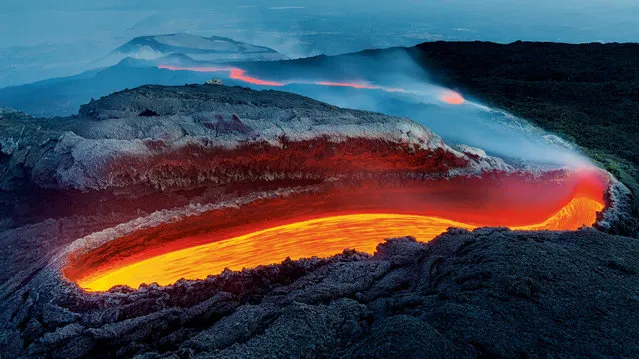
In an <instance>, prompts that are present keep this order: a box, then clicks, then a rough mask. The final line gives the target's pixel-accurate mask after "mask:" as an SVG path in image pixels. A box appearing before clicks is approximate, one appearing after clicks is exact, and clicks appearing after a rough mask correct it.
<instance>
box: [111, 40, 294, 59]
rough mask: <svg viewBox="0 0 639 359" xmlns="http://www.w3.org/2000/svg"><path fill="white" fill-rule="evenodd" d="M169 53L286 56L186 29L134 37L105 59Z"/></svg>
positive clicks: (203, 56)
mask: <svg viewBox="0 0 639 359" xmlns="http://www.w3.org/2000/svg"><path fill="white" fill-rule="evenodd" d="M168 55H181V56H186V57H189V58H191V59H193V60H198V61H208V62H228V61H277V60H287V59H288V57H286V56H284V55H282V54H281V53H279V52H277V51H275V50H273V49H271V48H269V47H264V46H257V45H253V44H249V43H246V42H240V41H235V40H233V39H230V38H227V37H221V36H211V37H203V36H198V35H193V34H185V33H176V34H166V35H151V36H140V37H136V38H134V39H133V40H131V41H129V42H127V43H126V44H124V45H122V46H120V47H118V48H117V49H115V50H113V51H112V52H111V53H109V55H107V57H106V59H110V60H111V61H110V62H112V63H115V62H118V61H120V60H122V59H123V58H125V57H132V58H135V59H143V60H153V59H157V58H161V57H165V56H168ZM107 62H109V61H107Z"/></svg>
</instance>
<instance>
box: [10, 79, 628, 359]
mask: <svg viewBox="0 0 639 359" xmlns="http://www.w3.org/2000/svg"><path fill="white" fill-rule="evenodd" d="M1 115H2V116H1V117H0V166H1V167H0V188H1V191H0V196H1V197H0V210H2V212H1V213H3V214H4V215H3V216H2V217H1V218H0V230H1V232H0V240H2V248H3V251H2V252H1V253H0V268H2V271H0V283H2V284H1V285H0V332H1V333H2V335H0V344H1V345H0V356H2V357H5V356H6V357H66V358H77V357H131V356H136V355H137V356H138V357H140V358H157V357H176V356H177V357H255V358H258V357H260V358H261V357H265V356H273V357H343V356H348V357H351V356H353V357H389V356H392V357H397V356H406V357H451V358H459V357H495V356H503V357H512V356H524V355H530V354H531V353H532V355H533V356H550V355H552V356H555V357H556V356H566V355H567V354H568V353H569V354H571V355H578V356H580V355H593V356H617V355H621V356H628V357H632V356H637V355H639V339H637V338H639V335H638V334H639V329H638V328H637V326H636V325H635V323H636V322H637V320H639V314H637V312H638V311H637V310H635V309H636V308H637V307H638V305H639V299H638V298H639V289H638V288H639V285H638V284H639V283H638V280H639V274H638V273H639V245H638V244H637V242H636V240H635V239H632V238H626V237H621V236H613V235H610V234H606V233H605V232H606V231H615V230H616V228H617V226H618V225H619V223H623V218H624V216H626V215H627V212H628V211H629V207H630V202H629V193H628V190H627V189H626V188H625V187H624V186H623V185H621V184H620V183H619V182H617V181H616V180H615V179H614V178H613V177H612V176H610V175H609V174H607V173H606V172H604V171H601V170H599V169H596V168H578V169H571V168H560V169H546V170H541V169H540V170H537V171H535V172H530V171H529V170H524V169H518V168H513V167H511V166H509V165H508V164H506V163H504V161H502V160H500V159H498V158H493V157H490V156H488V155H486V154H485V153H484V152H483V151H482V150H480V149H475V148H471V147H468V146H456V147H455V148H452V147H449V146H447V145H446V144H444V143H443V141H442V140H441V138H439V137H438V136H437V135H435V134H433V133H432V132H430V131H429V130H428V129H426V128H424V127H423V126H421V125H418V124H416V123H414V122H412V121H411V120H409V119H405V118H398V117H390V116H385V115H381V114H377V113H370V112H363V111H355V110H346V109H341V108H338V107H334V106H330V105H327V104H324V103H321V102H317V101H314V100H311V99H309V98H305V97H302V96H298V95H293V94H289V93H284V92H278V91H253V90H249V89H245V88H239V87H225V86H220V85H203V86H200V85H190V86H184V87H160V86H144V87H140V88H136V89H134V90H127V91H123V92H119V93H115V94H112V95H110V96H107V97H105V98H102V99H100V100H98V101H92V102H91V103H89V104H86V105H84V106H83V107H82V108H81V110H80V113H79V114H78V115H77V116H73V117H68V118H56V119H38V118H32V117H30V116H27V115H24V114H21V113H1ZM582 225H595V227H596V228H598V229H599V230H597V229H593V228H582V229H580V230H577V231H574V230H576V229H578V228H580V227H582ZM484 226H490V227H496V228H479V229H476V228H478V227H484ZM448 227H455V228H451V229H448ZM505 227H510V228H511V229H513V230H511V229H508V228H505ZM547 229H550V230H573V231H564V232H557V231H542V230H547ZM440 233H444V234H442V235H439V234H440ZM406 236H414V237H416V239H417V240H416V239H415V238H412V237H406ZM389 237H402V238H396V239H392V240H388V241H386V242H384V238H389ZM429 241H430V242H429ZM426 242H428V243H426ZM380 243H381V244H380ZM344 248H355V249H357V250H359V251H360V252H357V251H355V250H350V249H347V250H344ZM363 252H366V253H369V254H366V253H363ZM373 253H374V254H373ZM287 257H290V258H287ZM300 258H302V259H300ZM274 263H281V264H274ZM243 268H248V269H243ZM251 268H253V269H251ZM220 273H221V274H220ZM181 278H184V279H181ZM152 282H156V283H155V284H150V285H149V284H147V283H152Z"/></svg>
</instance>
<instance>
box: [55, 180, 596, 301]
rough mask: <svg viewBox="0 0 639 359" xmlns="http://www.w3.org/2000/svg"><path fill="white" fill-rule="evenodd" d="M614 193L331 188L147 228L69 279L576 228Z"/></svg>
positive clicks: (200, 270)
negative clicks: (391, 241) (500, 231)
mask: <svg viewBox="0 0 639 359" xmlns="http://www.w3.org/2000/svg"><path fill="white" fill-rule="evenodd" d="M606 186H607V180H606V178H605V176H604V175H603V174H602V173H601V172H599V171H597V170H583V171H567V172H566V171H557V172H552V173H547V174H545V175H538V176H530V175H524V174H510V175H501V174H492V175H489V174H485V175H484V176H483V177H462V178H452V179H448V180H445V181H438V180H433V181H429V182H411V181H410V180H406V181H404V182H402V183H401V184H400V185H396V186H393V185H390V186H389V185H383V186H381V187H380V186H378V185H370V184H366V183H360V184H358V185H357V186H356V187H355V188H341V187H336V188H327V189H325V190H324V191H323V192H321V193H311V194H299V195H294V196H291V197H285V198H277V199H270V200H264V201H262V202H260V201H256V202H254V203H251V204H247V205H245V206H240V207H235V208H229V209H226V210H220V211H212V212H210V213H208V212H207V213H205V214H203V215H200V216H194V217H186V218H184V219H182V220H180V221H178V222H175V223H167V224H163V225H161V226H158V227H154V228H149V229H143V230H140V231H138V232H135V233H133V234H131V235H127V236H123V237H121V238H118V239H115V240H113V241H111V242H109V243H108V244H106V245H105V246H103V247H100V248H97V249H94V250H92V251H90V252H88V253H84V254H78V255H73V256H72V257H71V258H70V262H69V264H68V265H67V267H65V268H64V269H63V273H64V275H65V276H66V277H67V278H68V279H69V280H72V281H74V282H76V283H78V284H79V285H80V287H82V288H84V289H85V290H88V291H105V290H108V289H110V288H112V287H113V286H116V285H128V286H130V287H133V288H137V287H138V286H139V285H140V284H142V283H152V282H157V283H158V284H160V285H168V284H172V283H175V282H176V281H177V280H179V279H181V278H185V279H203V278H205V277H206V276H208V275H215V274H219V273H220V272H221V271H223V270H224V268H229V269H231V270H241V269H242V268H253V267H256V266H258V265H268V264H273V263H279V262H281V261H282V260H284V259H286V258H287V257H290V258H291V259H299V258H305V257H312V256H318V257H327V256H330V255H334V254H337V253H340V252H342V251H343V250H344V249H346V248H351V249H356V250H359V251H363V252H368V253H373V252H374V250H375V248H376V246H377V244H379V243H380V242H382V241H383V239H385V238H389V237H399V236H407V235H410V236H414V237H415V238H417V240H419V241H423V242H426V241H430V240H431V239H433V238H434V237H436V236H437V235H438V234H440V233H442V232H444V231H445V230H446V229H447V228H448V227H460V228H467V229H472V228H476V227H481V226H508V227H510V228H511V229H522V230H541V229H549V230H574V229H578V228H579V227H581V226H583V225H592V224H593V223H595V221H596V219H597V217H596V216H597V212H600V211H602V210H603V208H604V200H603V193H604V191H605V188H606Z"/></svg>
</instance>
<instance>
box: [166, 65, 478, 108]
mask: <svg viewBox="0 0 639 359" xmlns="http://www.w3.org/2000/svg"><path fill="white" fill-rule="evenodd" d="M158 68H159V69H163V70H171V71H193V72H228V73H229V77H230V78H232V79H234V80H239V81H242V82H246V83H250V84H253V85H261V86H274V87H280V86H285V85H289V84H310V85H316V86H329V87H349V88H354V89H363V90H380V91H385V92H391V93H393V92H400V93H415V94H419V93H418V92H415V91H409V90H406V89H402V88H397V87H386V86H381V85H374V84H370V83H367V82H361V81H360V82H338V81H313V82H308V81H302V80H296V81H287V82H277V81H269V80H263V79H259V78H257V77H251V76H247V75H246V71H245V70H243V69H240V68H238V67H180V66H170V65H158ZM439 99H440V100H442V101H444V102H446V103H448V104H451V105H461V104H463V103H464V102H465V100H464V98H463V97H462V95H461V94H459V93H457V92H455V91H452V90H445V91H444V92H443V93H442V94H441V95H440V96H439Z"/></svg>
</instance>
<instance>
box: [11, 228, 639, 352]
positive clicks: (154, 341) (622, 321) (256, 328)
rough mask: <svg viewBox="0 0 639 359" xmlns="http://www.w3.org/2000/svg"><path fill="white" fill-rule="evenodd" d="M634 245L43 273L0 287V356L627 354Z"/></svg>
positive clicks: (473, 239)
mask: <svg viewBox="0 0 639 359" xmlns="http://www.w3.org/2000/svg"><path fill="white" fill-rule="evenodd" d="M8 235H9V233H7V232H5V233H3V237H4V238H5V241H7V240H9V241H17V242H19V241H20V240H22V239H25V236H27V235H28V234H23V233H20V232H15V233H13V235H9V236H8ZM52 235H56V233H52ZM638 246H639V244H638V242H637V241H636V240H635V239H631V238H625V237H617V236H611V235H606V234H603V233H601V232H598V231H595V230H582V231H577V232H511V231H508V230H506V229H479V230H476V231H474V232H467V231H464V230H455V229H451V230H449V232H448V233H446V234H443V235H442V236H440V237H439V238H438V239H436V240H435V241H433V242H431V243H428V244H422V243H418V242H415V241H414V240H413V239H411V238H402V239H394V240H389V241H388V242H386V243H384V244H381V245H380V246H379V247H378V251H377V253H376V254H375V255H374V256H368V255H364V254H358V253H355V252H349V251H346V252H344V253H343V254H341V255H338V256H336V257H333V258H328V259H308V260H301V261H297V262H292V261H285V262H284V263H282V264H281V265H276V266H268V267H261V268H258V269H255V270H249V271H244V272H236V273H232V272H226V273H223V274H222V275H220V276H215V277H209V278H208V279H206V280H204V281H198V282H186V281H183V282H179V283H177V284H176V285H173V286H169V287H157V286H153V285H151V286H148V287H144V288H142V289H140V290H139V291H132V290H131V289H127V288H116V289H113V290H112V291H111V292H109V293H105V294H91V295H89V294H86V293H83V292H81V291H79V290H78V289H77V288H74V287H73V286H66V287H61V286H59V285H56V284H55V282H53V283H52V281H51V277H50V276H49V275H46V273H40V274H39V275H37V276H36V277H35V279H34V280H32V281H31V283H30V284H29V285H27V286H24V287H22V288H19V289H18V290H17V291H16V292H15V293H13V294H12V295H10V296H7V295H6V293H5V295H4V296H3V299H2V306H1V308H2V311H1V312H0V315H2V319H3V320H2V321H1V322H2V323H3V324H2V325H3V331H4V335H3V337H2V341H3V345H2V348H3V349H2V350H3V352H2V354H3V355H4V356H8V357H14V356H19V355H23V356H34V357H43V356H44V357H47V356H51V357H61V356H64V357H67V358H76V357H81V356H91V357H131V356H135V355H138V356H139V357H142V358H158V357H167V358H168V357H175V356H176V355H177V357H196V358H199V357H217V358H227V357H228V358H235V357H250V358H260V357H268V356H274V357H309V358H312V357H397V356H402V357H410V358H413V357H415V358H417V357H425V356H426V357H442V358H448V357H450V358H460V357H513V356H533V357H547V356H553V357H566V356H595V357H602V356H611V357H617V356H622V357H634V356H637V355H639V340H638V339H637V338H639V335H638V334H639V332H638V330H639V329H638V328H637V326H636V322H637V320H639V317H638V314H637V311H636V308H637V305H639V302H638V300H637V298H638V297H639V292H638V289H637V288H639V257H638V256H637V253H639V249H638V248H639V247H638Z"/></svg>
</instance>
